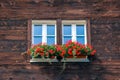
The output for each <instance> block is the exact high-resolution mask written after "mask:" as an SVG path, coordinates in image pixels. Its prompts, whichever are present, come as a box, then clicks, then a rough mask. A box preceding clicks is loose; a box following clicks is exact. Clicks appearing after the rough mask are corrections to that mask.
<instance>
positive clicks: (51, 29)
mask: <svg viewBox="0 0 120 80" xmlns="http://www.w3.org/2000/svg"><path fill="white" fill-rule="evenodd" d="M47 35H55V25H47Z"/></svg>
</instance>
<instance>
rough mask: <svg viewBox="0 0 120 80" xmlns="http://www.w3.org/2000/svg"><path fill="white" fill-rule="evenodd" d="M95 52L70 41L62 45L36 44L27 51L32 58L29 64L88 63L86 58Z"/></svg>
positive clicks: (88, 47)
mask: <svg viewBox="0 0 120 80" xmlns="http://www.w3.org/2000/svg"><path fill="white" fill-rule="evenodd" d="M95 52H96V50H94V49H93V48H92V47H91V46H90V45H82V44H80V43H78V42H72V41H68V42H67V43H66V44H63V45H46V44H37V45H34V46H33V47H31V48H30V49H29V50H28V51H27V53H28V54H29V55H30V56H31V57H32V59H31V60H30V62H89V59H88V58H87V56H89V55H91V56H93V55H94V54H95Z"/></svg>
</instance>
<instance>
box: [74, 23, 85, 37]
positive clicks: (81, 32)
mask: <svg viewBox="0 0 120 80" xmlns="http://www.w3.org/2000/svg"><path fill="white" fill-rule="evenodd" d="M76 34H77V35H84V25H77V26H76Z"/></svg>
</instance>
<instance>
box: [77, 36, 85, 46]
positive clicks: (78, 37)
mask: <svg viewBox="0 0 120 80" xmlns="http://www.w3.org/2000/svg"><path fill="white" fill-rule="evenodd" d="M77 42H79V43H81V44H85V37H84V36H77Z"/></svg>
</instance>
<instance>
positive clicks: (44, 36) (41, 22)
mask: <svg viewBox="0 0 120 80" xmlns="http://www.w3.org/2000/svg"><path fill="white" fill-rule="evenodd" d="M34 25H42V35H41V36H42V43H47V25H55V44H56V43H57V39H56V38H57V36H56V35H57V34H56V32H57V28H56V20H32V44H34ZM49 36H51V35H49Z"/></svg>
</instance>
